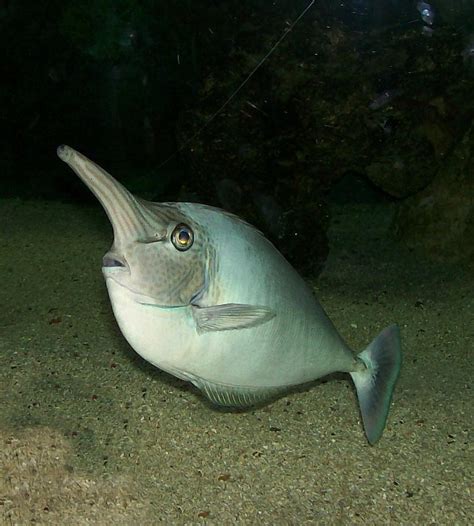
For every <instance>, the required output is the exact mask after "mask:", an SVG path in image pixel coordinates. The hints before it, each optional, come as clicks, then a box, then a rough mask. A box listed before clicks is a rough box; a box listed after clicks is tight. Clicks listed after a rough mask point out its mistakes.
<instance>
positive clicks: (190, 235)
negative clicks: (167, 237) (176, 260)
mask: <svg viewBox="0 0 474 526" xmlns="http://www.w3.org/2000/svg"><path fill="white" fill-rule="evenodd" d="M171 242H172V243H173V245H174V246H175V248H177V249H178V250H188V248H191V246H192V244H193V243H194V232H193V231H192V229H191V227H189V226H188V225H185V224H184V223H180V224H179V225H176V226H175V227H174V230H173V232H172V234H171Z"/></svg>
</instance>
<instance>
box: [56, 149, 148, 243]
mask: <svg viewBox="0 0 474 526" xmlns="http://www.w3.org/2000/svg"><path fill="white" fill-rule="evenodd" d="M57 154H58V156H59V158H60V159H61V160H62V161H64V162H65V163H67V164H68V165H69V166H70V167H71V168H72V169H73V170H74V171H75V172H76V174H77V175H78V176H79V177H80V178H81V179H82V180H83V181H84V183H85V184H86V185H87V186H88V187H89V188H90V190H91V191H92V192H93V193H94V195H95V196H96V197H97V199H98V200H99V201H100V203H101V204H102V206H103V207H104V209H105V211H106V213H107V216H108V218H109V220H110V222H111V223H112V227H113V229H114V239H115V243H120V241H121V240H129V239H130V238H131V237H132V238H137V237H146V235H147V230H148V231H149V229H147V226H148V225H149V224H150V222H152V221H153V219H154V220H155V221H154V222H156V217H155V218H153V217H152V213H151V212H150V211H149V210H148V209H147V208H146V207H145V206H143V204H141V203H140V202H139V201H138V200H137V199H136V198H135V197H134V196H133V195H132V194H131V193H130V192H129V191H128V190H127V189H126V188H125V187H124V186H123V185H121V184H120V183H119V182H118V181H116V180H115V179H114V178H113V177H112V176H111V175H110V174H109V173H107V172H106V171H105V170H104V169H102V168H101V167H100V166H98V165H97V164H95V163H94V162H92V161H91V160H90V159H88V158H87V157H86V156H85V155H82V154H81V153H79V152H77V151H76V150H74V149H73V148H71V147H70V146H66V145H61V146H59V147H58V149H57Z"/></svg>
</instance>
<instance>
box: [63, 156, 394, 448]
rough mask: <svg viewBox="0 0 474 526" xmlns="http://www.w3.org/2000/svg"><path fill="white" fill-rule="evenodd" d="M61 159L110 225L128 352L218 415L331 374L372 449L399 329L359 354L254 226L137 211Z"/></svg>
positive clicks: (183, 211)
mask: <svg viewBox="0 0 474 526" xmlns="http://www.w3.org/2000/svg"><path fill="white" fill-rule="evenodd" d="M58 155H59V156H60V158H61V159H62V160H64V161H65V162H67V163H68V164H69V165H70V166H71V167H72V168H73V170H74V171H75V172H76V173H77V174H78V175H79V176H80V177H81V179H82V180H83V181H84V182H85V183H86V184H87V186H89V188H90V189H91V190H92V191H93V192H94V194H95V195H96V196H97V198H98V199H99V201H100V202H101V203H102V205H103V206H104V208H105V210H106V213H107V215H108V217H109V219H110V221H111V223H112V226H113V229H114V244H113V246H112V248H111V250H110V251H109V252H108V253H107V254H106V255H105V256H104V260H103V267H102V271H103V275H104V277H105V280H106V284H107V289H108V293H109V297H110V300H111V304H112V308H113V311H114V315H115V317H116V320H117V322H118V325H119V327H120V329H121V331H122V333H123V335H124V336H125V338H126V339H127V341H128V342H129V344H130V345H131V346H132V347H133V349H135V351H136V352H138V353H139V354H140V355H141V356H142V357H143V358H144V359H146V360H147V361H149V362H150V363H152V364H153V365H155V366H157V367H159V368H160V369H163V370H164V371H167V372H169V373H171V374H173V375H175V376H177V377H179V378H182V379H185V380H188V381H190V382H192V383H193V384H194V385H196V386H197V387H198V388H199V389H200V390H201V391H203V392H204V393H205V394H206V395H207V397H208V398H209V399H210V400H212V401H213V402H215V403H217V404H220V405H224V406H238V407H245V406H250V405H254V404H256V403H261V402H264V401H266V400H268V399H271V398H273V397H275V396H278V395H279V394H281V393H283V392H286V391H288V390H289V389H291V388H293V387H295V386H298V385H301V384H304V383H307V382H310V381H312V380H315V379H317V378H320V377H322V376H325V375H327V374H330V373H333V372H336V371H341V372H347V373H350V374H351V376H352V378H353V380H354V382H355V385H356V389H357V392H358V397H359V402H360V406H361V413H362V417H363V421H364V426H365V430H366V434H367V437H368V440H369V442H370V443H374V442H375V441H376V440H378V438H379V437H380V436H381V434H382V431H383V428H384V426H385V420H386V417H387V413H388V408H389V405H390V399H391V394H392V390H393V386H394V384H395V381H396V378H397V376H398V372H399V368H400V362H401V355H400V340H399V332H398V328H397V327H396V326H391V327H388V328H387V329H385V330H384V331H382V333H381V334H380V335H379V336H378V337H377V338H376V339H375V340H374V342H372V344H371V345H369V347H368V348H367V349H366V350H364V351H363V352H362V353H360V354H359V355H357V356H356V355H355V354H354V353H353V352H352V351H351V350H350V348H349V347H348V346H347V344H346V343H345V342H344V340H343V339H342V338H341V336H340V335H339V333H338V332H337V330H336V329H335V327H334V325H333V324H332V322H331V321H330V319H329V318H328V316H327V315H326V313H325V312H324V310H323V309H322V307H321V306H320V304H319V302H318V301H317V300H316V298H315V297H314V295H313V293H312V291H311V290H310V289H309V287H308V286H307V285H306V283H305V282H304V281H303V279H302V278H301V277H300V276H299V275H298V273H297V272H296V271H295V270H294V269H293V267H292V266H291V265H290V264H289V263H288V262H287V261H286V260H285V258H284V257H283V256H282V255H281V254H280V253H279V252H278V250H276V248H275V247H274V246H273V245H272V244H271V243H270V242H269V241H268V240H267V239H266V238H265V237H264V236H263V235H262V234H261V233H260V232H259V231H258V230H256V229H255V228H254V227H252V226H251V225H249V224H248V223H246V222H244V221H242V220H241V219H239V218H237V217H236V216H234V215H232V214H229V213H227V212H224V211H222V210H219V209H216V208H212V207H209V206H206V205H201V204H195V203H161V204H158V203H150V202H147V201H143V200H141V199H138V198H135V197H134V196H133V195H132V194H130V193H129V192H128V191H127V190H126V189H125V188H124V187H123V186H122V185H121V184H120V183H118V182H117V181H116V180H115V179H114V178H112V176H110V175H109V174H108V173H107V172H105V171H104V170H103V169H102V168H100V167H99V166H97V165H96V164H94V163H93V162H92V161H90V160H89V159H87V158H86V157H85V156H83V155H82V154H80V153H79V152H76V151H75V150H73V149H72V148H70V147H68V146H61V147H59V148H58Z"/></svg>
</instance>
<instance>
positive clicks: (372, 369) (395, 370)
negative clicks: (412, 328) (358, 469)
mask: <svg viewBox="0 0 474 526" xmlns="http://www.w3.org/2000/svg"><path fill="white" fill-rule="evenodd" d="M357 358H358V359H359V360H361V361H362V362H363V363H364V364H365V369H364V370H362V371H355V372H351V373H350V374H351V376H352V380H353V381H354V384H355V387H356V390H357V396H358V398H359V406H360V412H361V414H362V421H363V423H364V429H365V434H366V435H367V439H368V441H369V443H370V444H375V442H377V440H378V439H379V438H380V437H381V436H382V433H383V430H384V427H385V421H386V420H387V415H388V410H389V408H390V400H391V399H392V392H393V388H394V386H395V382H396V381H397V378H398V374H399V372H400V366H401V363H402V354H401V345H400V329H399V328H398V326H397V325H390V327H386V328H385V329H384V330H383V331H382V332H381V333H380V334H379V335H378V336H377V337H376V338H375V340H373V341H372V343H371V344H370V345H369V346H368V347H367V348H366V349H365V350H363V351H362V352H361V353H360V354H359V355H358V356H357Z"/></svg>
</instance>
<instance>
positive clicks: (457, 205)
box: [0, 0, 474, 275]
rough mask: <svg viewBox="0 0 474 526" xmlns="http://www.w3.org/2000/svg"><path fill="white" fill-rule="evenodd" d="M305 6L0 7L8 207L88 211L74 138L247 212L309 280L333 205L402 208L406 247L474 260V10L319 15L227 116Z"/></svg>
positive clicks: (364, 8) (0, 161) (132, 180)
mask: <svg viewBox="0 0 474 526" xmlns="http://www.w3.org/2000/svg"><path fill="white" fill-rule="evenodd" d="M307 4H308V2H295V1H294V0H291V1H290V0H283V1H280V2H278V3H275V2H268V1H264V0H260V1H258V0H254V1H246V2H242V1H239V0H228V1H225V2H224V1H219V2H217V1H211V0H207V1H204V0H195V1H193V2H190V1H185V0H180V1H176V2H167V1H158V0H154V1H152V0H148V1H145V2H140V4H139V5H138V4H137V3H136V2H132V1H131V0H128V1H127V0H120V1H112V0H100V1H92V0H87V1H84V2H80V3H78V2H72V1H67V0H66V1H64V0H63V1H61V2H59V1H52V2H48V3H42V2H33V1H31V0H26V1H22V2H20V1H14V0H12V1H7V0H3V1H0V27H1V31H0V45H1V48H2V50H3V52H4V53H3V60H2V62H1V64H0V69H1V71H0V74H1V77H2V79H3V81H2V84H1V86H0V107H1V108H2V110H1V113H0V122H1V126H2V129H3V134H2V135H3V140H2V141H1V144H0V170H1V171H0V173H1V176H0V177H1V178H0V195H1V196H20V197H28V198H48V199H49V198H52V199H58V198H60V199H64V200H72V199H74V200H76V199H80V200H82V199H84V200H86V199H89V194H88V192H87V191H86V190H85V189H82V187H81V186H80V182H78V181H76V179H75V178H71V177H69V174H66V173H65V172H64V166H63V165H62V164H61V163H59V162H58V161H57V160H56V158H55V148H56V146H57V145H58V144H60V143H63V142H64V143H69V144H71V145H72V146H73V147H75V148H77V149H79V150H80V151H83V152H84V153H85V154H86V155H88V156H89V157H91V158H93V159H94V160H96V161H97V162H99V163H100V164H101V165H103V166H104V167H105V168H106V169H108V170H109V171H110V172H111V173H113V174H114V176H115V177H117V178H119V179H120V180H121V181H122V182H124V184H125V185H126V186H128V187H129V188H130V189H131V190H132V191H133V192H136V193H138V194H140V195H142V196H144V197H146V198H149V199H154V200H177V199H181V200H184V199H188V200H198V201H201V202H205V203H209V204H213V205H216V206H221V207H223V208H226V209H228V210H230V211H233V212H235V213H237V214H239V215H242V216H243V217H245V218H246V219H247V220H249V221H250V222H252V223H254V224H256V225H257V226H258V227H259V228H260V229H262V230H263V231H264V232H265V234H266V235H267V236H268V237H270V239H272V241H273V242H274V243H275V244H276V245H277V246H278V248H279V249H280V250H281V251H282V252H283V253H284V254H285V255H286V257H287V258H288V259H290V261H291V262H292V263H293V264H295V266H296V267H297V268H298V270H300V272H302V273H304V274H312V275H314V274H315V273H317V272H318V271H319V270H320V269H321V268H322V265H323V263H324V261H325V259H326V256H327V252H328V243H327V236H326V230H327V226H328V215H329V206H328V203H329V202H330V201H331V200H337V201H339V202H345V201H347V202H351V201H354V200H356V201H357V200H359V201H367V200H369V201H373V200H386V201H393V202H395V203H397V209H398V213H397V216H396V219H395V222H394V225H393V228H392V232H393V235H395V236H397V237H398V238H399V239H400V240H401V241H402V242H403V243H405V244H407V245H408V246H409V247H410V248H412V249H413V250H415V251H418V250H420V251H423V252H425V253H427V254H429V255H431V256H432V257H434V258H443V259H449V260H455V261H457V260H459V261H464V260H470V261H472V260H473V257H474V183H473V177H474V173H473V169H474V161H473V155H474V154H473V145H474V131H473V124H472V123H473V115H474V98H473V96H472V93H473V87H474V4H473V3H472V1H462V0H438V1H437V2H436V5H431V4H427V5H428V7H429V9H431V15H429V13H428V15H427V14H426V13H423V12H422V10H421V9H420V6H419V3H417V2H413V1H408V0H400V1H389V0H380V1H377V2H376V1H370V0H353V1H348V2H346V3H339V2H337V3H335V2H330V1H326V2H324V1H321V2H316V4H315V5H314V6H313V7H312V8H311V9H310V10H309V11H308V12H307V14H306V15H305V17H304V18H303V19H302V20H301V21H300V22H299V23H298V24H297V25H296V27H294V29H293V30H292V31H291V32H290V33H289V34H288V35H287V36H286V38H285V39H284V40H283V41H282V42H281V44H280V45H279V46H278V48H277V49H276V51H275V52H274V53H273V54H272V55H271V57H270V58H269V59H268V60H266V61H265V63H264V64H263V65H262V67H261V68H260V69H259V70H258V71H257V72H256V73H255V75H254V76H253V77H252V78H251V79H250V80H249V81H248V82H247V83H246V84H245V86H244V87H243V88H242V90H240V91H239V92H238V93H237V95H236V96H235V97H234V98H232V100H231V101H230V102H229V103H228V104H227V105H225V107H224V108H223V110H222V111H221V112H220V113H219V114H217V115H216V111H217V110H218V109H219V108H220V107H222V105H223V104H224V103H225V102H226V101H227V99H228V98H229V97H231V96H232V94H233V93H234V92H235V91H236V89H237V88H238V87H239V86H240V85H241V83H242V82H243V81H244V79H245V78H246V77H247V76H248V74H249V73H250V72H251V71H252V70H253V68H254V67H255V66H256V65H257V64H258V63H259V61H260V60H261V59H262V57H263V56H264V55H265V54H266V53H267V52H268V50H270V49H271V47H272V46H273V45H274V44H275V42H276V41H277V40H278V39H279V38H280V37H281V36H282V35H283V33H284V32H285V31H287V30H288V29H289V27H290V25H291V23H292V21H294V20H295V19H296V18H297V16H298V15H299V14H300V13H301V12H302V10H303V9H304V8H305V6H306V5H307ZM336 4H337V5H336ZM210 119H211V120H210ZM203 127H204V128H203Z"/></svg>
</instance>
